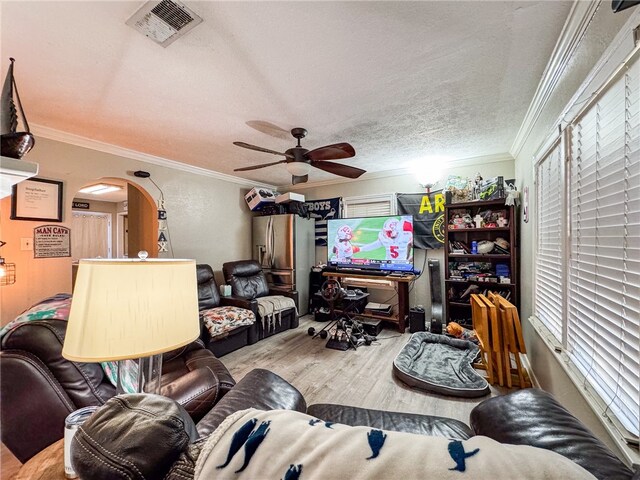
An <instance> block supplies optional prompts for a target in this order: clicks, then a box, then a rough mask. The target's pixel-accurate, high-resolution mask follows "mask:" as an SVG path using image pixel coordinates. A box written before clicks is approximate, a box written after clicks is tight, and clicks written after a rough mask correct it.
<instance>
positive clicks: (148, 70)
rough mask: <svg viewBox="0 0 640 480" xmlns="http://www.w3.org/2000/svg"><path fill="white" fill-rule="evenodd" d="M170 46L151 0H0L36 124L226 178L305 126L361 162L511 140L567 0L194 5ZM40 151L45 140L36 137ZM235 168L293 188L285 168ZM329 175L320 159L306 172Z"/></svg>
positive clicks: (470, 149) (476, 148)
mask: <svg viewBox="0 0 640 480" xmlns="http://www.w3.org/2000/svg"><path fill="white" fill-rule="evenodd" d="M185 3H187V4H188V5H189V6H190V8H192V9H193V10H194V11H195V12H196V13H197V14H199V15H200V16H202V17H203V19H204V22H203V23H202V24H201V25H199V26H197V27H196V28H195V29H194V30H193V31H191V32H189V33H188V34H187V35H186V36H184V37H183V38H181V39H178V40H177V41H176V42H175V43H173V44H172V45H170V46H169V47H167V48H162V47H161V46H159V45H157V44H155V43H154V42H152V41H151V40H149V39H147V38H145V37H144V36H142V35H141V34H139V33H138V32H136V31H134V30H133V29H132V28H131V27H128V26H127V25H125V21H126V20H127V19H128V18H129V17H130V16H131V15H132V14H133V13H134V12H135V11H136V10H137V9H138V8H139V7H140V6H141V5H142V2H121V1H118V2H77V1H74V2H34V1H25V2H17V1H16V2H2V3H1V4H0V5H1V9H2V10H1V52H2V56H1V58H2V72H3V74H4V72H6V69H7V67H8V64H9V62H8V57H10V56H13V57H15V58H16V67H15V69H16V80H17V83H18V87H19V89H20V95H21V99H22V101H23V105H24V107H25V110H26V113H27V118H28V120H29V121H30V122H31V123H34V124H38V125H41V126H46V127H49V128H53V129H56V130H61V131H63V132H68V133H72V134H75V135H80V136H84V137H88V138H91V139H95V140H99V141H102V142H106V143H109V144H113V145H117V146H121V147H125V148H129V149H132V150H136V151H139V152H143V153H147V154H150V155H155V156H159V157H163V158H167V159H171V160H175V161H178V162H182V163H186V164H190V165H194V166H198V167H203V168H206V169H210V170H215V171H218V172H222V173H226V174H234V172H233V169H234V168H237V167H244V166H249V165H255V164H259V163H266V162H272V161H277V160H278V159H279V157H274V156H272V155H269V154H266V153H260V152H255V151H250V150H244V149H241V148H239V147H236V146H234V145H232V142H233V141H235V140H238V141H244V142H247V143H252V144H255V145H260V146H263V147H266V148H269V149H273V150H277V151H284V150H285V149H287V148H290V147H292V146H293V145H294V142H295V140H294V139H293V138H292V137H290V136H289V137H287V136H286V134H285V135H283V132H282V129H284V130H289V129H291V128H292V127H297V126H301V127H305V128H306V129H307V130H308V131H309V134H308V136H307V138H306V139H304V140H303V143H302V145H303V146H305V147H307V148H309V149H312V148H316V147H318V146H321V145H325V144H330V143H335V142H341V141H347V142H349V143H351V144H352V145H353V146H354V147H355V149H356V152H357V155H356V157H355V158H353V159H350V160H348V161H344V163H347V162H348V163H349V164H351V165H354V166H357V167H360V168H363V169H365V170H367V171H370V172H374V171H383V170H390V169H395V168H402V167H408V166H409V164H410V163H411V162H414V161H428V160H425V159H427V158H428V157H429V156H433V155H446V156H449V157H452V158H468V157H475V156H481V155H490V154H497V153H504V152H507V151H508V149H509V147H510V146H511V144H512V142H513V139H514V137H515V135H516V133H517V131H518V128H519V126H520V124H521V122H522V119H523V118H524V115H525V112H526V110H527V107H528V106H529V103H530V102H531V99H532V97H533V95H534V93H535V90H536V87H537V85H538V82H539V81H540V78H541V76H542V74H543V71H544V68H545V66H546V63H547V61H548V59H549V57H550V55H551V52H552V50H553V47H554V45H555V42H556V40H557V39H558V37H559V35H560V32H561V30H562V26H563V24H564V21H565V19H566V17H567V15H568V13H569V10H570V8H571V2H562V1H553V2H550V1H539V2H524V1H515V2H495V1H492V2H480V1H472V2H458V1H456V2H445V1H436V2H398V1H390V2H367V1H365V2H190V1H187V2H185ZM36 148H37V144H36ZM234 175H237V176H241V177H244V178H248V179H251V180H255V181H260V182H266V183H271V184H275V185H284V184H287V183H289V181H290V176H289V174H288V173H287V171H286V170H285V168H284V166H283V165H277V166H273V167H269V168H265V169H260V170H255V171H251V172H242V173H235V174H234ZM331 178H335V177H333V176H332V175H330V174H327V173H325V172H322V171H320V170H317V169H313V171H312V172H311V175H310V180H311V181H314V180H315V181H318V180H328V179H331Z"/></svg>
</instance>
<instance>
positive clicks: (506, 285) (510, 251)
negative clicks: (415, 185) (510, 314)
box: [445, 199, 520, 327]
mask: <svg viewBox="0 0 640 480" xmlns="http://www.w3.org/2000/svg"><path fill="white" fill-rule="evenodd" d="M445 219H446V222H447V225H446V226H445V228H446V230H445V299H446V302H445V323H449V322H458V323H460V324H461V325H464V326H467V327H471V303H470V299H471V294H472V293H485V294H486V293H487V292H489V291H491V292H496V293H499V294H500V295H501V296H503V297H504V298H506V299H507V300H509V301H510V302H511V303H513V304H514V305H515V306H516V307H519V301H520V289H519V284H518V282H519V262H518V235H517V226H518V218H517V209H516V208H515V207H513V206H508V205H505V203H504V199H499V200H488V201H476V202H465V203H452V204H448V205H445ZM474 244H475V246H474Z"/></svg>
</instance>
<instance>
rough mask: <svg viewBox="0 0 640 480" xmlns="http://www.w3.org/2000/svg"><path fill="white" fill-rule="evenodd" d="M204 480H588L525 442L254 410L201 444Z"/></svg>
mask: <svg viewBox="0 0 640 480" xmlns="http://www.w3.org/2000/svg"><path fill="white" fill-rule="evenodd" d="M283 446H286V447H285V448H283ZM211 478H215V479H216V480H219V479H225V478H229V479H234V480H242V479H256V478H281V479H287V480H294V479H298V478H300V479H303V478H323V479H324V478H327V479H329V478H349V479H371V478H399V479H413V478H416V479H417V478H421V479H428V478H437V479H439V480H462V479H469V480H471V479H473V480H483V479H487V480H489V479H491V480H502V479H504V480H513V479H518V480H551V479H558V480H559V479H562V480H579V479H584V480H595V477H594V476H593V475H591V474H590V473H589V472H587V471H586V470H585V469H583V468H582V467H581V466H579V465H578V464H576V463H573V462H572V461H571V460H569V459H567V458H565V457H563V456H561V455H559V454H557V453H555V452H552V451H550V450H544V449H541V448H536V447H530V446H527V445H506V444H501V443H498V442H496V441H495V440H492V439H491V438H488V437H482V436H476V437H472V438H470V439H468V440H464V441H460V440H449V439H447V438H445V437H429V436H426V435H416V434H411V433H406V432H392V431H382V430H377V429H373V428H371V427H364V426H362V427H351V426H348V425H341V424H337V423H330V422H323V421H322V420H318V419H317V418H314V417H311V416H309V415H305V414H303V413H300V412H295V411H292V410H271V411H268V412H264V411H261V410H256V409H249V410H242V411H240V412H236V413H234V414H232V415H230V416H229V417H227V419H226V420H225V421H224V422H223V423H222V424H221V425H220V426H219V427H218V428H217V429H216V430H215V431H214V432H213V434H211V436H210V437H209V439H208V440H207V442H206V443H205V445H204V446H203V448H202V451H201V452H200V456H199V457H198V460H197V463H196V470H195V475H194V480H199V479H202V480H208V479H211Z"/></svg>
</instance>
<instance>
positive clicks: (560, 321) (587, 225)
mask: <svg viewBox="0 0 640 480" xmlns="http://www.w3.org/2000/svg"><path fill="white" fill-rule="evenodd" d="M638 56H639V55H638V53H636V54H635V55H634V57H633V58H632V59H631V60H630V61H629V62H628V63H627V64H626V66H625V68H624V69H622V70H621V71H620V72H619V73H618V74H617V75H616V76H615V77H614V78H613V79H612V80H611V81H610V82H609V84H608V85H607V86H606V87H605V88H604V89H603V90H602V91H600V92H599V93H598V95H597V96H596V97H595V98H594V99H592V100H591V102H590V103H589V104H588V105H587V106H585V107H584V109H583V111H582V112H581V113H580V114H579V115H578V116H577V117H576V118H575V120H573V121H572V123H571V125H570V126H569V128H568V130H567V131H566V134H567V139H568V140H567V141H568V145H569V148H568V149H567V150H568V151H567V153H566V157H565V154H564V149H562V148H561V147H560V146H559V145H560V143H558V146H557V147H556V149H553V148H552V150H551V151H550V152H549V153H548V154H547V155H546V156H544V157H543V158H542V159H541V160H540V161H539V162H538V164H537V166H536V179H537V182H536V197H537V200H538V213H537V222H538V223H537V229H538V230H537V231H538V236H537V242H536V243H537V245H536V247H537V252H538V257H539V258H536V277H535V306H534V308H535V315H536V316H537V317H538V318H539V319H540V320H541V322H542V323H543V324H544V325H545V326H546V327H547V328H548V329H549V330H550V331H551V333H552V334H553V336H554V337H555V338H556V339H557V340H559V341H560V342H561V343H562V345H563V347H564V348H565V349H566V351H567V353H568V356H569V359H570V362H571V363H572V364H573V365H574V366H575V367H576V368H577V369H578V370H579V371H580V373H581V374H582V375H583V376H584V382H585V384H588V385H590V386H591V387H592V388H593V389H594V390H595V392H597V394H598V395H599V396H600V397H601V399H602V400H603V401H604V403H605V404H606V410H607V411H608V412H610V413H613V415H614V416H615V417H616V418H617V419H618V421H619V422H620V423H621V424H622V425H623V426H624V427H625V428H626V429H627V430H628V431H630V432H631V433H632V434H634V435H638V430H639V425H640V419H639V411H640V406H639V403H640V391H639V390H640V352H639V349H640V301H639V299H640V242H639V239H640V63H639V62H638ZM563 157H564V158H563ZM565 160H566V165H567V169H568V170H567V179H568V182H567V186H566V187H565V186H564V184H563V183H562V181H561V180H560V179H561V178H562V177H563V175H562V171H563V169H562V165H564V164H565ZM563 202H564V203H565V204H566V206H567V209H568V210H566V211H567V213H568V215H567V213H564V212H565V209H564V208H563V207H562V205H563ZM565 219H566V220H565ZM563 224H566V225H567V227H568V231H567V240H566V241H564V235H563V233H562V232H563V231H564V227H563ZM563 262H564V263H563ZM565 265H566V268H565Z"/></svg>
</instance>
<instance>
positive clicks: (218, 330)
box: [200, 307, 256, 339]
mask: <svg viewBox="0 0 640 480" xmlns="http://www.w3.org/2000/svg"><path fill="white" fill-rule="evenodd" d="M200 315H201V316H202V319H203V321H204V326H205V327H207V330H208V331H209V335H211V338H212V339H215V338H216V337H219V336H224V335H226V334H228V333H229V332H230V331H232V330H235V329H236V328H238V327H244V326H245V325H253V324H254V323H256V316H255V315H254V314H253V312H252V311H251V310H247V309H246V308H238V307H216V308H209V309H207V310H202V311H200Z"/></svg>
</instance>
